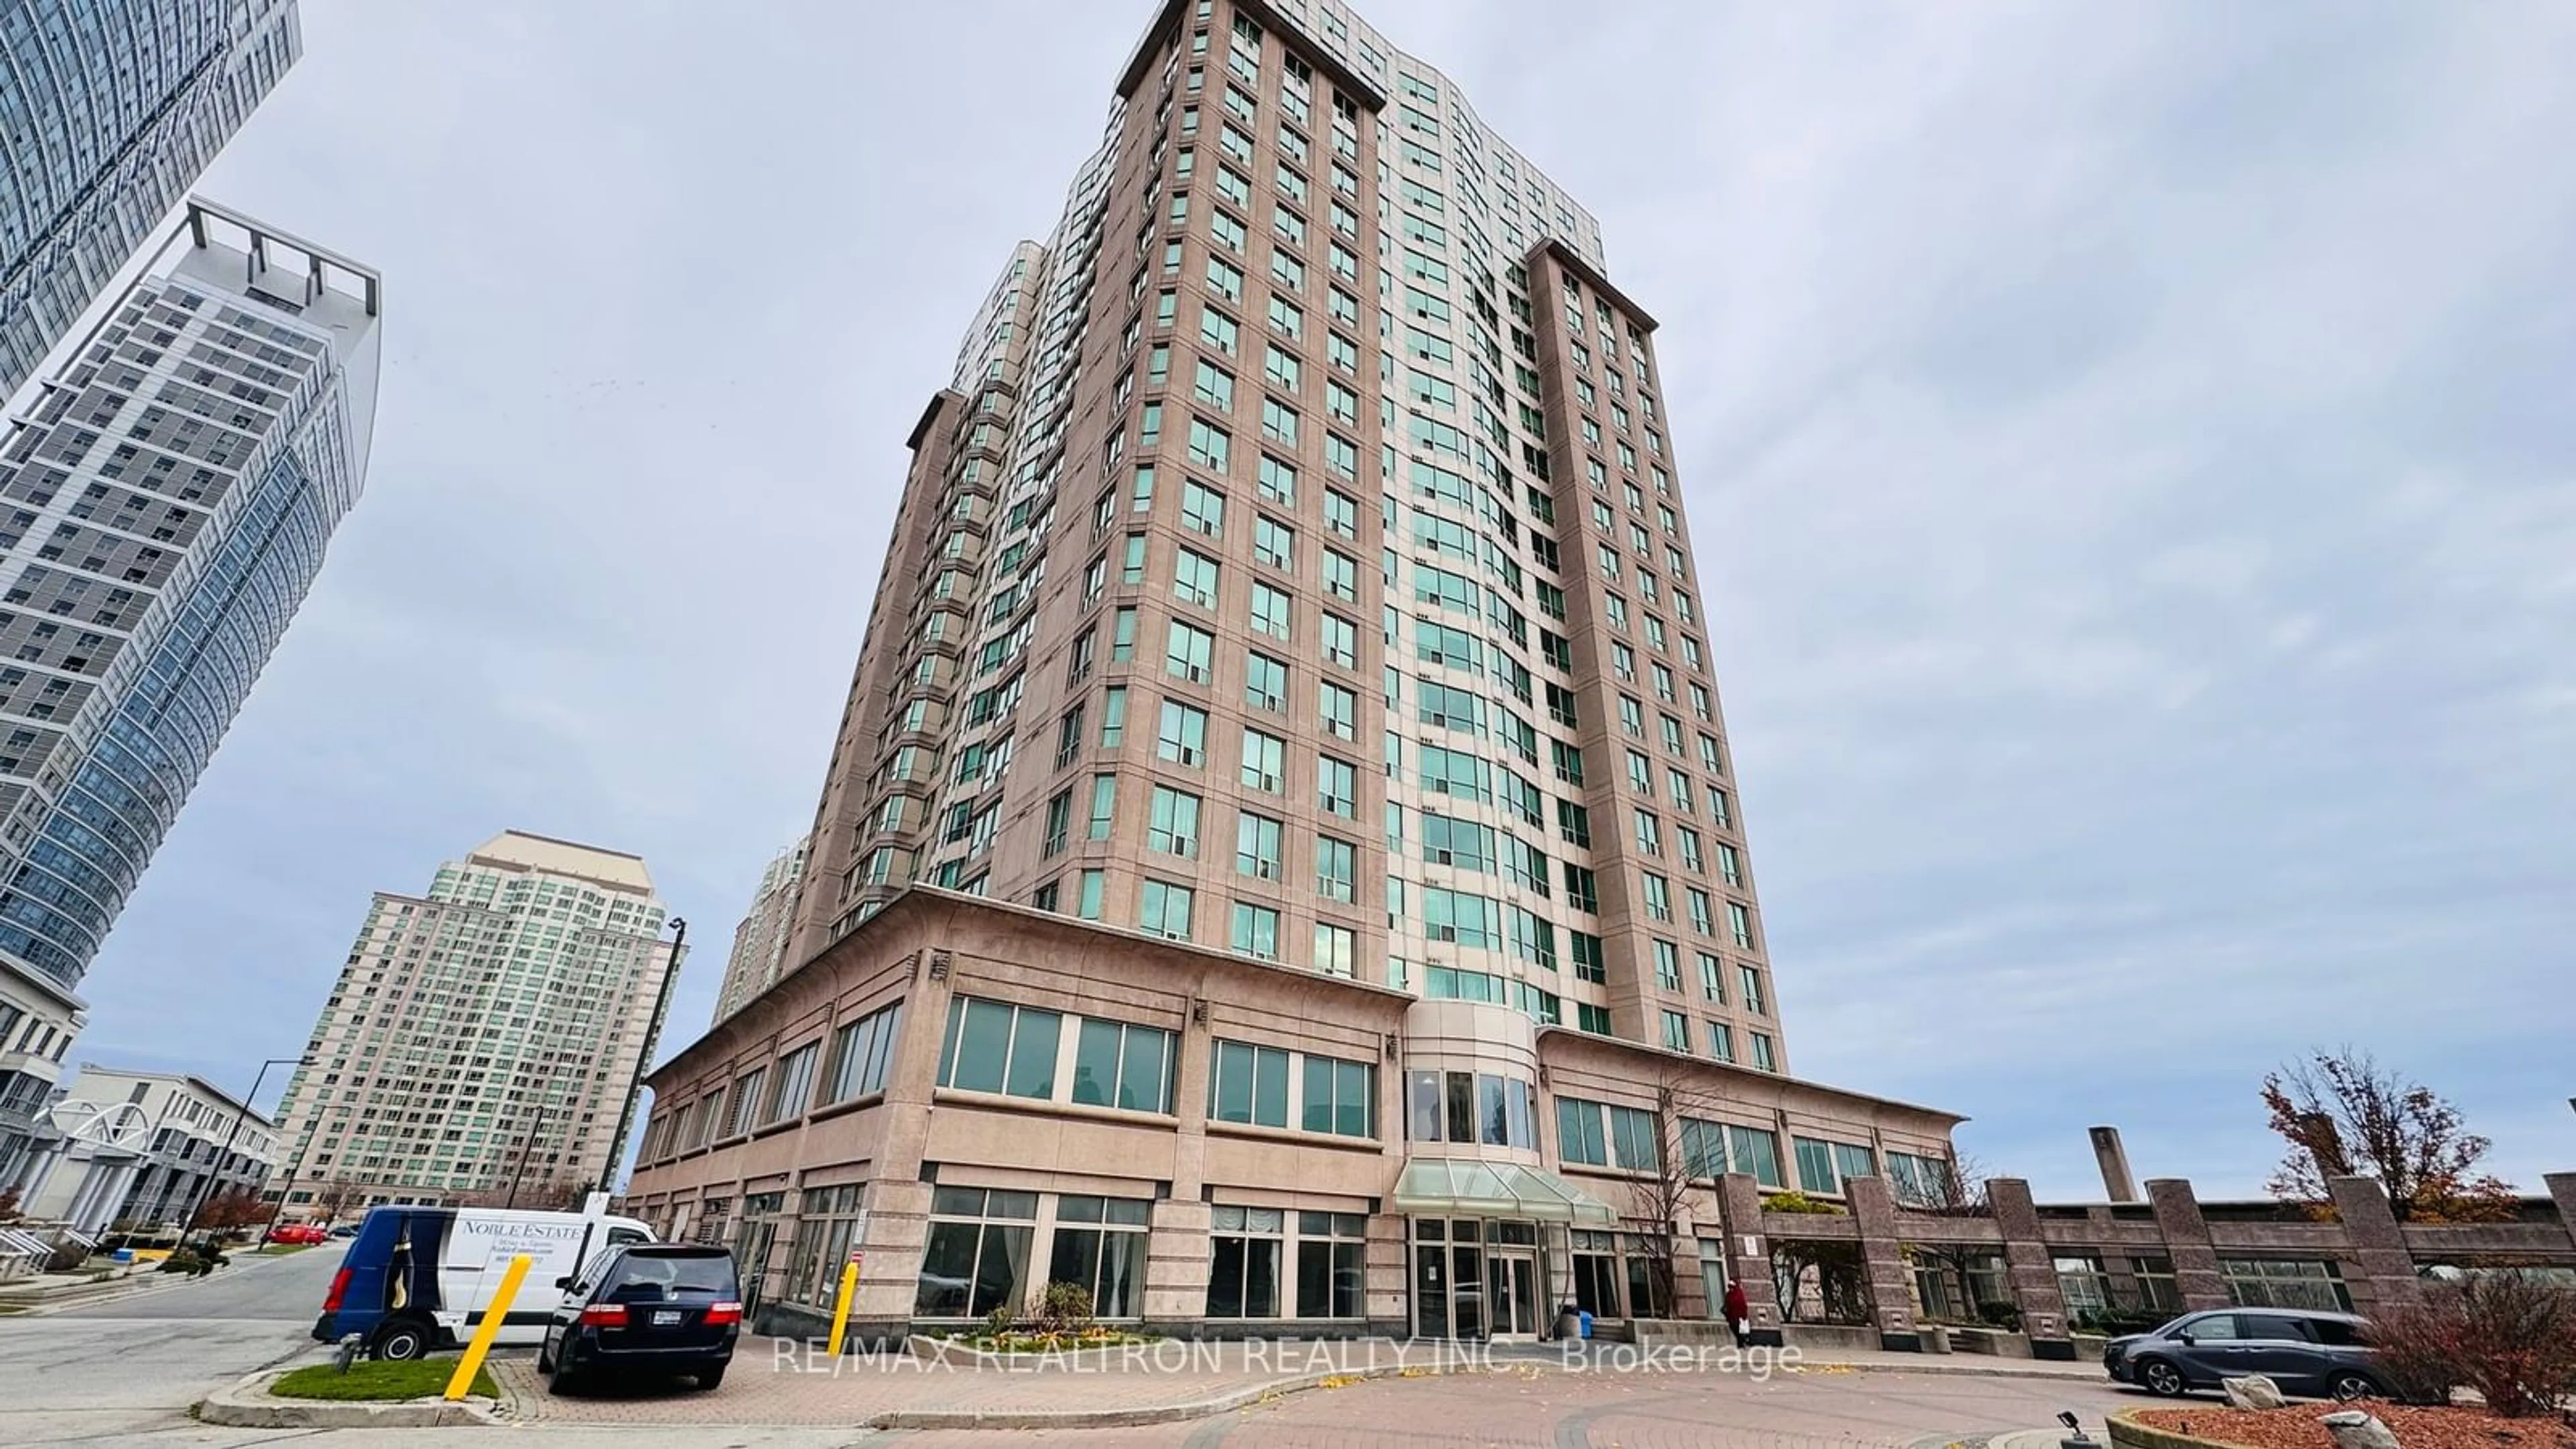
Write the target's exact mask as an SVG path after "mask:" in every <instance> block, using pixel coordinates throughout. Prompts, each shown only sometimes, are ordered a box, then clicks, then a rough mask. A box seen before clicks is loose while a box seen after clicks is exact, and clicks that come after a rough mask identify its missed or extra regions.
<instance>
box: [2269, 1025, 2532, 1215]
mask: <svg viewBox="0 0 2576 1449" xmlns="http://www.w3.org/2000/svg"><path fill="white" fill-rule="evenodd" d="M2263 1105H2264V1106H2265V1108H2267V1109H2268V1110H2269V1111H2270V1113H2271V1119H2272V1120H2271V1127H2272V1130H2273V1131H2274V1132H2276V1133H2278V1134H2280V1137H2281V1140H2282V1141H2284V1142H2286V1143H2288V1144H2289V1151H2288V1153H2287V1154H2286V1155H2284V1156H2283V1157H2282V1159H2281V1166H2280V1170H2279V1171H2277V1172H2275V1173H2273V1174H2272V1180H2271V1182H2270V1183H2269V1184H2268V1186H2269V1188H2270V1190H2271V1193H2272V1195H2273V1196H2274V1197H2277V1198H2280V1199H2282V1200H2283V1201H2286V1202H2298V1203H2306V1204H2309V1205H2311V1206H2316V1207H2322V1206H2324V1205H2325V1204H2327V1203H2328V1202H2329V1201H2330V1197H2331V1195H2330V1194H2329V1193H2328V1192H2327V1189H2326V1184H2327V1183H2328V1182H2329V1181H2330V1180H2331V1179H2334V1178H2338V1177H2355V1176H2359V1177H2368V1178H2373V1179H2375V1180H2377V1182H2378V1183H2379V1186H2380V1188H2381V1189H2382V1190H2383V1191H2385V1192H2386V1193H2387V1194H2388V1203H2389V1206H2390V1207H2391V1208H2392V1209H2394V1210H2395V1212H2396V1214H2397V1219H2398V1221H2400V1222H2416V1223H2441V1222H2494V1221H2497V1220H2500V1219H2504V1218H2509V1217H2511V1216H2513V1214H2514V1212H2515V1201H2514V1191H2513V1187H2512V1185H2511V1184H2510V1183H2507V1182H2506V1181H2504V1180H2503V1179H2502V1178H2499V1177H2496V1176H2495V1175H2493V1174H2491V1173H2485V1172H2481V1171H2479V1170H2478V1163H2479V1161H2480V1160H2481V1159H2483V1158H2484V1157H2485V1156H2486V1155H2487V1149H2488V1147H2489V1146H2490V1145H2491V1144H2490V1143H2489V1142H2488V1141H2487V1139H2486V1138H2484V1137H2480V1136H2478V1135H2477V1134H2476V1133H2473V1132H2471V1131H2469V1130H2468V1124H2467V1121H2466V1119H2464V1118H2463V1117H2462V1116H2461V1115H2460V1110H2459V1108H2457V1107H2454V1106H2452V1105H2451V1104H2450V1103H2449V1102H2448V1101H2445V1100H2444V1099H2443V1098H2441V1097H2440V1096H2437V1095H2435V1093H2434V1091H2433V1089H2432V1088H2430V1087H2427V1086H2425V1085H2424V1084H2423V1083H2421V1082H2418V1081H2415V1080H2414V1079H2412V1078H2410V1077H2408V1076H2406V1075H2404V1074H2403V1073H2401V1072H2398V1071H2396V1070H2394V1069H2391V1068H2386V1067H2382V1066H2380V1065H2379V1063H2378V1061H2377V1060H2376V1059H2375V1058H2373V1057H2372V1056H2371V1055H2370V1053H2368V1052H2365V1051H2359V1050H2356V1049H2354V1048H2352V1047H2349V1046H2346V1047H2342V1048H2340V1049H2338V1050H2336V1051H2333V1052H2324V1051H2311V1052H2309V1053H2308V1055H2307V1056H2306V1057H2305V1058H2303V1059H2301V1060H2299V1061H2294V1062H2289V1063H2286V1064H2284V1065H2283V1066H2282V1067H2281V1069H2280V1070H2279V1071H2276V1072H2273V1073H2271V1074H2269V1075H2267V1076H2265V1077H2264V1078H2263Z"/></svg>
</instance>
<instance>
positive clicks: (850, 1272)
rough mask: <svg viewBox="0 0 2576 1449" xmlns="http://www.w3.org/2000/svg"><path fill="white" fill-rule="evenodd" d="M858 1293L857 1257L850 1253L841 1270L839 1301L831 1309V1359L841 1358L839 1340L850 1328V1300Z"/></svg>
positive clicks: (855, 1254)
mask: <svg viewBox="0 0 2576 1449" xmlns="http://www.w3.org/2000/svg"><path fill="white" fill-rule="evenodd" d="M858 1291H859V1255H858V1254H857V1253H852V1254H851V1255H850V1261H849V1262H848V1263H846V1264H844V1265H843V1266H842V1268H841V1301H840V1302H838V1303H836V1304H834V1305H833V1307H832V1347H831V1350H830V1357H832V1358H836V1359H837V1358H839V1357H840V1356H841V1338H842V1335H844V1334H846V1333H847V1332H849V1328H850V1300H851V1299H852V1298H854V1297H856V1296H858Z"/></svg>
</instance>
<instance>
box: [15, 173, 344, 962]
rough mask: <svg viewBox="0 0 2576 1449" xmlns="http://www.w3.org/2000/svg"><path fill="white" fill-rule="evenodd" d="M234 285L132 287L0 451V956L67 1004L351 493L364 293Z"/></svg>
mask: <svg viewBox="0 0 2576 1449" xmlns="http://www.w3.org/2000/svg"><path fill="white" fill-rule="evenodd" d="M219 216H220V214H216V213H204V214H199V213H192V216H191V221H192V225H193V226H194V228H195V230H196V231H197V232H198V233H199V234H200V235H201V236H202V234H203V232H204V229H205V227H206V225H207V223H208V221H209V220H213V219H217V218H218V217H219ZM275 244H280V243H273V245H275ZM247 262H248V258H247V257H246V255H245V254H244V253H243V252H240V251H235V250H231V249H229V248H226V247H223V246H220V245H207V244H204V243H203V242H201V243H200V245H198V246H197V247H196V248H195V249H193V250H192V251H190V252H189V253H188V254H187V256H186V258H185V259H184V260H183V261H182V262H181V264H180V266H179V267H178V269H177V271H176V273H175V274H173V275H170V276H165V277H149V278H146V279H144V280H143V281H140V282H138V283H137V284H136V285H135V287H134V288H133V290H132V291H131V292H130V293H129V294H128V295H127V297H126V298H125V299H124V301H123V302H122V303H121V304H120V306H119V307H118V308H117V310H116V311H115V312H114V313H112V314H111V315H110V316H109V318H108V319H107V320H106V321H105V322H104V323H103V324H102V326H101V329H100V331H99V333H98V334H97V335H96V336H95V337H93V338H92V339H91V340H90V341H89V342H87V343H86V344H84V346H83V348H82V350H81V352H80V354H79V355H78V356H76V357H74V358H73V359H72V360H71V361H70V362H69V363H67V364H66V365H65V367H64V369H63V371H62V372H61V373H60V374H59V375H57V376H56V377H55V378H53V379H52V380H51V381H50V382H49V384H48V386H49V389H50V390H49V392H48V394H47V396H46V398H45V400H44V402H43V404H42V405H41V406H40V407H39V408H38V409H37V412H36V417H35V419H34V420H33V421H31V422H30V423H28V424H26V425H24V426H23V427H22V428H21V429H20V430H19V431H18V432H17V433H15V434H13V435H12V437H11V438H10V439H9V441H8V443H7V444H6V445H5V446H0V502H5V503H9V504H14V505H16V506H17V508H18V511H17V512H16V513H14V514H13V515H11V516H10V520H9V529H8V532H7V534H6V535H5V542H6V544H7V546H8V549H9V552H8V554H7V555H6V557H5V558H0V585H5V590H0V642H6V641H17V640H22V639H23V640H24V641H25V642H24V643H21V644H19V646H18V648H17V652H16V656H15V659H14V660H13V661H12V663H11V664H10V665H8V666H6V667H0V685H5V686H6V688H7V691H8V692H7V693H6V695H5V696H0V809H5V810H6V823H5V839H0V845H5V855H6V856H10V857H14V859H10V860H7V861H6V865H5V868H6V871H7V874H6V876H5V886H0V958H6V959H8V960H11V961H15V962H17V963H19V964H21V965H23V966H25V967H27V968H30V969H32V970H34V971H35V972H37V973H38V974H40V975H42V976H44V977H47V978H49V979H51V980H52V981H54V982H55V983H57V984H59V985H61V986H64V987H69V986H72V985H73V984H74V983H76V982H77V981H78V980H79V978H80V976H81V973H82V972H83V971H84V970H86V969H87V967H88V965H89V962H90V960H91V959H92V958H93V957H94V956H96V954H97V953H98V950H99V947H100V945H101V944H102V943H103V942H104V941H105V939H106V936H107V932H108V930H109V928H110V927H111V926H112V925H114V923H115V920H116V916H117V913H118V911H119V910H121V909H122V908H123V906H124V904H125V900H126V897H127V896H128V895H129V894H131V893H132V891H133V889H134V887H135V884H136V882H137V881H138V880H140V878H141V877H142V873H143V870H144V867H145V866H147V865H148V864H150V862H151V859H152V853H153V852H154V850H156V849H157V848H159V846H160V843H161V838H162V836H163V835H164V834H166V833H167V832H168V830H169V828H170V826H171V824H172V823H173V822H174V821H175V820H176V819H177V818H178V812H179V808H180V806H181V805H182V804H184V803H185V802H186V800H187V798H188V792H189V791H190V790H191V789H192V788H193V787H194V786H195V785H196V782H197V777H198V776H199V775H200V774H201V773H202V772H203V771H204V769H205V766H206V763H207V761H208V760H209V759H211V758H212V757H213V755H214V751H215V747H216V746H217V745H218V744H219V743H220V742H221V741H222V739H223V736H224V731H225V730H226V729H227V728H229V727H230V725H231V724H232V720H233V716H234V715H235V714H236V713H238V712H239V710H240V709H241V705H242V702H243V700H244V699H246V698H247V697H248V696H249V694H250V690H251V686H252V685H253V684H254V683H256V682H257V680H258V678H259V671H260V669H261V667H262V666H263V665H265V664H266V663H267V662H268V657H269V655H270V653H271V652H272V651H274V650H275V649H276V647H277V642H278V640H279V638H280V637H281V636H283V635H284V633H285V631H286V626H287V623H288V621H289V620H291V619H292V618H293V617H294V615H295V610H296V608H297V607H298V606H299V605H300V604H302V602H303V600H304V596H305V593H306V591H307V590H308V589H309V588H311V586H312V583H313V579H314V576H315V575H316V574H317V573H318V572H319V571H320V569H321V567H322V558H323V552H324V549H325V547H326V546H327V545H328V543H329V542H330V537H331V531H332V529H333V528H335V527H336V526H337V525H338V524H339V521H340V520H341V518H343V517H344V516H346V515H347V513H348V511H349V508H350V505H351V504H352V503H354V502H355V501H356V498H357V495H358V492H359V488H360V486H361V480H362V478H363V467H364V444H363V441H362V439H363V437H364V429H365V426H366V420H367V418H368V416H369V415H370V414H371V412H372V408H373V394H374V381H373V357H374V353H373V340H372V339H373V327H374V315H373V311H372V298H373V293H372V289H370V291H369V293H368V301H367V302H366V303H361V302H360V301H359V300H358V299H357V298H355V297H351V296H347V295H343V294H340V293H336V292H326V291H322V290H319V289H318V288H316V287H314V286H311V285H308V284H309V280H310V279H309V277H304V276H298V277H294V278H292V279H291V280H286V281H279V280H275V278H276V277H277V269H276V268H275V267H274V266H272V268H271V269H270V271H269V273H268V275H266V276H264V277H263V278H262V279H261V280H260V282H258V283H257V284H255V288H254V289H252V290H244V289H242V288H241V287H239V285H238V283H237V279H238V278H241V277H243V276H245V275H247V274H248V268H247ZM367 280H368V281H369V282H370V283H372V278H371V277H370V278H368V279H367ZM272 288H274V289H275V290H270V289H272ZM298 293H300V294H301V300H298V298H297V295H296V294H298Z"/></svg>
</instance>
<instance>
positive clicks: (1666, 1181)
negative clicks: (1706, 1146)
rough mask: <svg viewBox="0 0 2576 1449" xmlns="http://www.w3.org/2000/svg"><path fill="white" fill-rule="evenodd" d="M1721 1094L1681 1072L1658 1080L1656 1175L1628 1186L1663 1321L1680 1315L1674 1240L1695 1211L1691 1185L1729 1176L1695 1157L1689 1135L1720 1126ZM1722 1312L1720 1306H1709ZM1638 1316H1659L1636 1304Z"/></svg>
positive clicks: (1650, 1289) (1637, 1239)
mask: <svg viewBox="0 0 2576 1449" xmlns="http://www.w3.org/2000/svg"><path fill="white" fill-rule="evenodd" d="M1717 1104H1718V1097H1717V1094H1716V1093H1715V1092H1713V1091H1711V1090H1710V1089H1709V1088H1708V1087H1707V1086H1705V1085H1703V1084H1702V1083H1699V1082H1697V1081H1694V1080H1692V1078H1691V1077H1690V1076H1689V1074H1687V1073H1685V1072H1682V1071H1680V1070H1678V1069H1670V1068H1668V1069H1666V1070H1665V1071H1664V1072H1663V1073H1662V1074H1660V1075H1659V1076H1658V1077H1657V1078H1656V1079H1655V1121H1656V1124H1657V1127H1656V1130H1657V1132H1658V1134H1659V1137H1658V1140H1657V1141H1656V1143H1655V1166H1654V1169H1653V1171H1652V1172H1651V1174H1650V1175H1648V1176H1645V1177H1641V1178H1632V1179H1631V1180H1630V1181H1629V1184H1628V1209H1629V1210H1628V1212H1627V1214H1626V1217H1627V1219H1628V1220H1629V1221H1630V1222H1633V1223H1637V1224H1641V1225H1643V1227H1644V1229H1645V1230H1644V1231H1642V1232H1637V1233H1632V1234H1631V1235H1630V1236H1631V1238H1632V1239H1633V1240H1634V1241H1635V1242H1636V1243H1637V1244H1638V1246H1639V1248H1640V1250H1641V1251H1640V1254H1639V1256H1640V1257H1642V1258H1643V1259H1644V1261H1645V1263H1646V1275H1647V1291H1648V1293H1649V1294H1650V1295H1651V1296H1652V1297H1653V1298H1654V1300H1655V1302H1654V1303H1653V1304H1651V1305H1648V1306H1650V1307H1654V1308H1656V1309H1658V1310H1659V1313H1660V1316H1663V1317H1670V1316H1672V1314H1673V1313H1675V1312H1676V1311H1678V1310H1677V1309H1676V1306H1675V1305H1676V1304H1677V1303H1678V1302H1679V1298H1678V1296H1677V1290H1678V1288H1679V1285H1680V1274H1679V1271H1678V1269H1677V1267H1676V1265H1675V1264H1674V1261H1673V1240H1674V1239H1675V1238H1678V1237H1680V1236H1681V1234H1682V1220H1683V1218H1684V1217H1686V1216H1688V1214H1689V1209H1690V1206H1691V1201H1690V1194H1691V1183H1692V1181H1693V1179H1695V1178H1708V1177H1714V1176H1716V1175H1717V1174H1719V1173H1721V1172H1724V1171H1725V1170H1726V1164H1725V1163H1724V1162H1723V1161H1718V1162H1714V1163H1712V1162H1707V1161H1704V1160H1701V1159H1702V1154H1694V1153H1693V1152H1692V1151H1691V1150H1690V1148H1691V1144H1690V1141H1689V1138H1688V1136H1687V1134H1686V1133H1685V1131H1684V1128H1683V1124H1684V1123H1685V1122H1689V1121H1700V1122H1714V1121H1715V1120H1716V1117H1717ZM1709 1308H1710V1311H1711V1312H1712V1313H1713V1312H1715V1311H1716V1305H1715V1304H1711V1305H1709ZM1629 1312H1630V1314H1631V1315H1632V1316H1635V1317H1639V1318H1644V1317H1649V1316H1654V1315H1649V1314H1645V1313H1641V1312H1638V1305H1636V1304H1633V1303H1632V1304H1630V1305H1629Z"/></svg>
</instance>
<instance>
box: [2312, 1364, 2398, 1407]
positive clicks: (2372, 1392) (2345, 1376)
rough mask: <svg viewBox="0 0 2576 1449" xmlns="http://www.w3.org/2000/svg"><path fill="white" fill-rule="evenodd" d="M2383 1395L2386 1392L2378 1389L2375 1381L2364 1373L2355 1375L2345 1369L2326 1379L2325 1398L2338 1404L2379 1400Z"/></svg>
mask: <svg viewBox="0 0 2576 1449" xmlns="http://www.w3.org/2000/svg"><path fill="white" fill-rule="evenodd" d="M2385 1393H2386V1391H2385V1390H2383V1389H2381V1388H2380V1387H2379V1381H2378V1380H2377V1379H2374V1378H2372V1377H2371V1376H2370V1375H2368V1374H2365V1373H2356V1372H2354V1371H2353V1370H2351V1369H2345V1370H2344V1371H2342V1372H2341V1373H2337V1374H2333V1375H2330V1376H2329V1377H2328V1378H2327V1379H2326V1397H2327V1398H2330V1399H2332V1400H2334V1401H2335V1402H2336V1403H2338V1404H2349V1403H2351V1402H2352V1401H2353V1400H2355V1399H2376V1398H2381V1397H2384V1395H2385Z"/></svg>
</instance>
